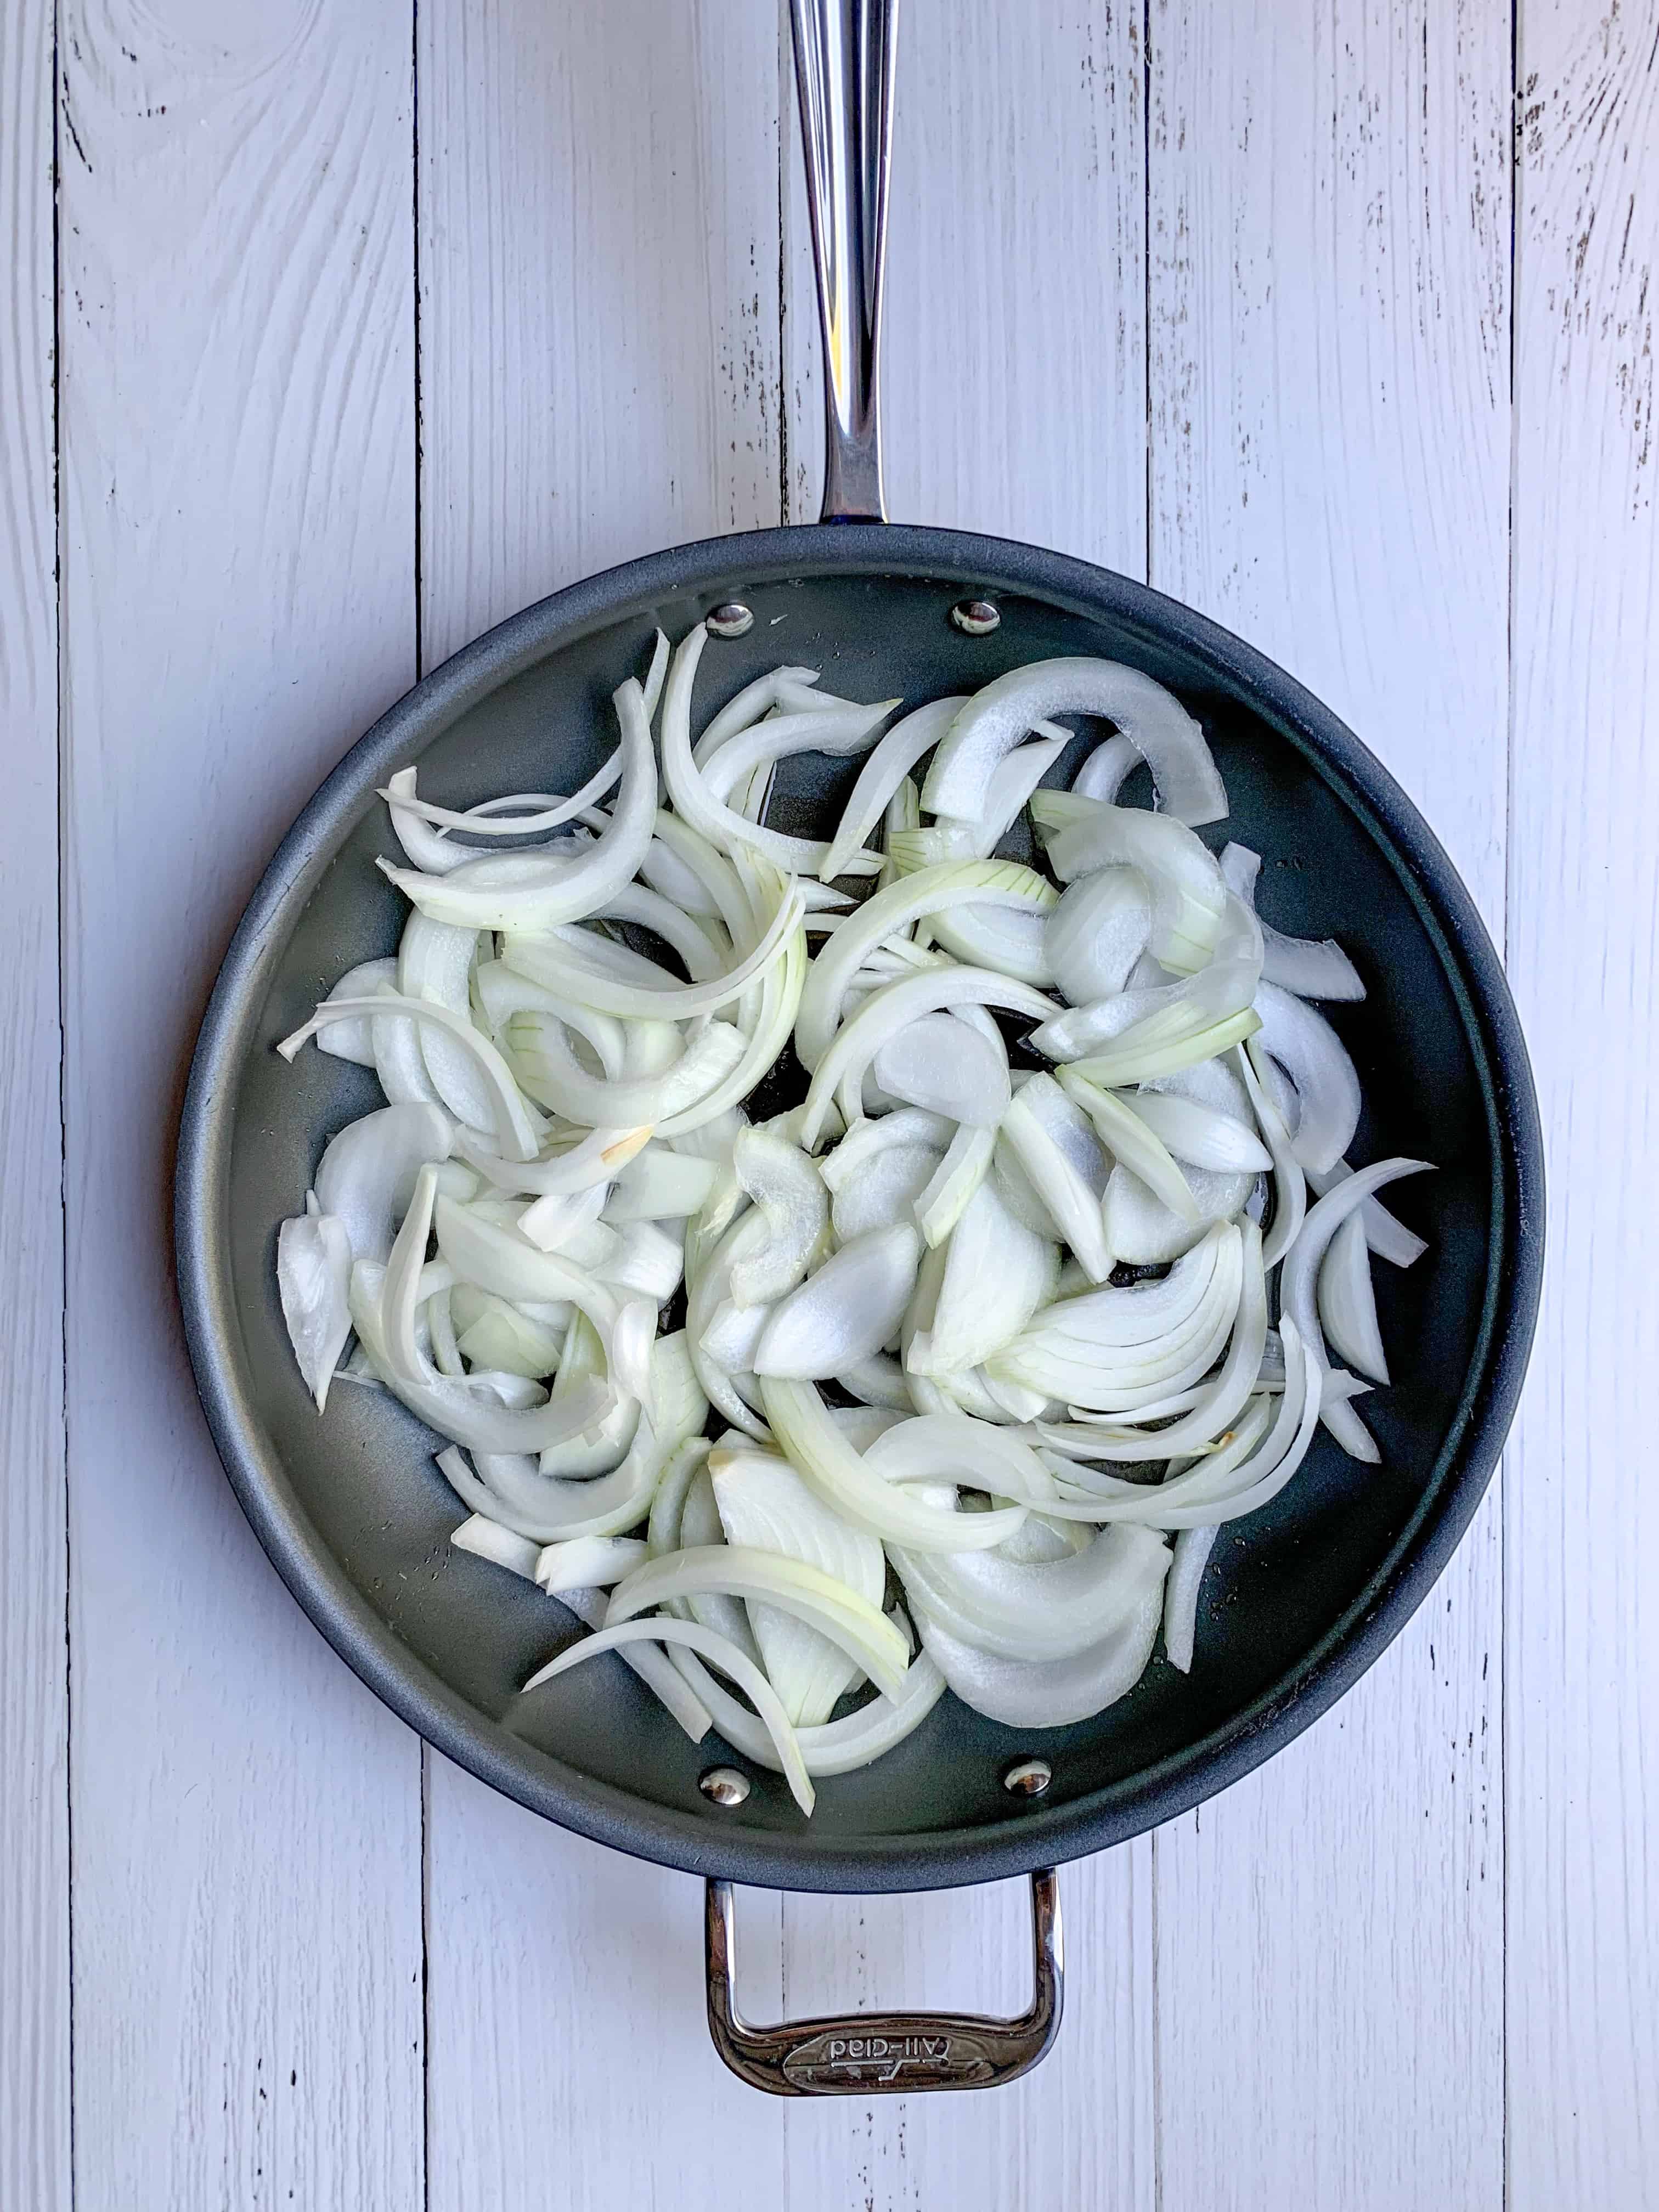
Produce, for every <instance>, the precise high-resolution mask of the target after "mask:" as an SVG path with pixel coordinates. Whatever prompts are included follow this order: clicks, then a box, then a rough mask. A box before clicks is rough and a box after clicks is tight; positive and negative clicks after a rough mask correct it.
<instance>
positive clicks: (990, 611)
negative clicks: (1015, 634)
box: [951, 599, 1002, 637]
mask: <svg viewBox="0 0 1659 2212" xmlns="http://www.w3.org/2000/svg"><path fill="white" fill-rule="evenodd" d="M1001 620H1002V617H1001V615H1000V613H999V612H998V611H997V609H996V608H995V606H994V605H993V604H992V603H991V601H990V600H989V599H958V600H957V603H956V605H955V606H953V607H952V608H951V621H952V622H953V623H955V624H956V626H957V629H959V630H961V631H962V632H963V635H964V636H967V637H989V635H991V632H992V631H993V630H994V629H995V628H996V626H997V624H998V623H1000V621H1001Z"/></svg>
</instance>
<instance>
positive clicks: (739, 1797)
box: [697, 1766, 749, 1807]
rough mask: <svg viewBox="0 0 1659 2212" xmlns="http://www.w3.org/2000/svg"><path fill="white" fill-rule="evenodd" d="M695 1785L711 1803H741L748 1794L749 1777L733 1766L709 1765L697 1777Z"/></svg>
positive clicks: (728, 1804)
mask: <svg viewBox="0 0 1659 2212" xmlns="http://www.w3.org/2000/svg"><path fill="white" fill-rule="evenodd" d="M697 1787H698V1789H699V1790H702V1794H703V1796H705V1797H707V1798H708V1801H709V1802H710V1803H711V1804H714V1805H725V1806H727V1807H730V1806H733V1805H741V1804H742V1802H743V1801H744V1798H745V1797H747V1796H748V1795H749V1777H748V1776H747V1775H746V1774H739V1773H738V1770H737V1768H736V1767H735V1766H711V1767H710V1768H709V1770H708V1773H707V1774H700V1775H699V1776H698V1777H697Z"/></svg>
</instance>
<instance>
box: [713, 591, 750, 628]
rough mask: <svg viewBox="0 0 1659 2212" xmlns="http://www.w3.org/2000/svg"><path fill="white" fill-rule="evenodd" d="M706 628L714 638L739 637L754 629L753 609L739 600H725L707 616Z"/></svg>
mask: <svg viewBox="0 0 1659 2212" xmlns="http://www.w3.org/2000/svg"><path fill="white" fill-rule="evenodd" d="M708 627H709V629H711V630H712V631H713V632H714V635H715V636H716V637H741V636H742V635H743V634H744V631H745V630H750V629H753V628H754V627H755V611H754V609H753V608H752V607H746V606H744V604H743V601H742V600H741V599H727V600H726V601H725V602H724V604H723V605H720V606H718V607H716V608H715V610H714V613H713V614H712V615H710V616H709V617H708Z"/></svg>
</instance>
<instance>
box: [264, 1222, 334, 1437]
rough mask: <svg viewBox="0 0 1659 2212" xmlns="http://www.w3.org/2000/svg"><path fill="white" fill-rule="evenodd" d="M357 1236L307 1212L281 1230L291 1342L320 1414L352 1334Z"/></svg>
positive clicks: (279, 1255)
mask: <svg viewBox="0 0 1659 2212" xmlns="http://www.w3.org/2000/svg"><path fill="white" fill-rule="evenodd" d="M351 1258H352V1249H351V1238H350V1237H349V1234H348V1232H347V1230H346V1225H345V1224H344V1222H343V1221H341V1220H339V1219H337V1218H336V1217H335V1216H334V1215H333V1214H331V1213H301V1214H296V1215H295V1217H294V1218H293V1219H292V1220H290V1221H285V1222H283V1225H282V1227H281V1228H280V1229H279V1230H278V1231H277V1232H276V1289H277V1293H278V1295H279V1297H281V1299H282V1305H283V1321H284V1322H286V1323H287V1324H288V1339H289V1343H290V1344H291V1345H292V1346H294V1357H295V1360H296V1361H297V1362H298V1364H299V1369H300V1372H301V1376H303V1377H304V1378H305V1386H306V1388H307V1390H309V1391H310V1393H311V1395H312V1396H313V1398H314V1399H315V1400H316V1401H317V1411H318V1412H319V1413H321V1412H322V1411H323V1409H324V1407H325V1406H326V1404H327V1403H328V1386H329V1383H330V1382H331V1380H332V1379H333V1375H334V1370H335V1368H336V1367H337V1365H338V1364H339V1358H340V1354H341V1353H342V1352H343V1351H344V1350H345V1345H346V1339H347V1338H348V1337H349V1335H350V1334H351V1306H350V1289H351Z"/></svg>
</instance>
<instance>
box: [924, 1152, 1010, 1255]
mask: <svg viewBox="0 0 1659 2212" xmlns="http://www.w3.org/2000/svg"><path fill="white" fill-rule="evenodd" d="M995 1150H996V1131H995V1130H994V1129H987V1128H983V1127H973V1126H971V1125H969V1126H967V1127H963V1128H959V1129H958V1130H957V1133H956V1134H955V1136H954V1137H952V1138H951V1142H950V1145H949V1146H948V1147H947V1149H946V1151H945V1157H944V1158H943V1159H942V1160H941V1161H940V1162H939V1165H938V1166H937V1167H936V1168H935V1169H934V1170H933V1176H932V1177H931V1178H930V1180H929V1182H928V1184H927V1188H926V1189H925V1190H924V1191H923V1192H922V1194H921V1197H920V1198H919V1199H918V1200H916V1226H917V1228H918V1229H920V1230H921V1236H922V1242H923V1243H925V1244H927V1246H928V1247H929V1248H930V1249H932V1248H933V1247H935V1246H937V1245H939V1244H942V1243H944V1241H945V1238H946V1237H948V1236H949V1235H950V1234H951V1231H952V1230H953V1229H954V1228H955V1227H956V1225H957V1222H959V1221H960V1220H961V1218H962V1216H963V1210H964V1209H965V1208H966V1206H967V1205H968V1202H969V1200H970V1199H971V1198H972V1197H973V1195H974V1193H975V1191H976V1190H977V1189H978V1188H979V1187H980V1185H981V1183H982V1182H984V1180H985V1177H986V1176H987V1173H988V1171H989V1170H990V1165H991V1159H992V1155H993V1154H994V1152H995Z"/></svg>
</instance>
